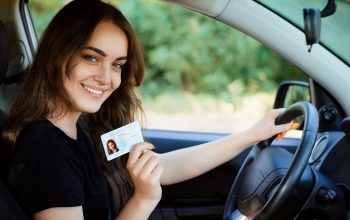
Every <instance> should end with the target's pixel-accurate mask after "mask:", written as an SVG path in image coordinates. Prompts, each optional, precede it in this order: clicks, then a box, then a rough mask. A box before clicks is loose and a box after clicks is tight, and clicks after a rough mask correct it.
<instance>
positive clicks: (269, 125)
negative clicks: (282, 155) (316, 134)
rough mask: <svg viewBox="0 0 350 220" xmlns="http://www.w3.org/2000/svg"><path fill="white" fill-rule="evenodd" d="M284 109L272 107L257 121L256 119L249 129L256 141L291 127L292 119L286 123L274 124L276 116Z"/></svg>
mask: <svg viewBox="0 0 350 220" xmlns="http://www.w3.org/2000/svg"><path fill="white" fill-rule="evenodd" d="M284 110H285V109H274V110H271V111H269V112H267V113H266V114H265V115H264V116H263V117H262V118H261V119H260V120H259V121H257V122H256V123H255V124H254V125H253V126H252V127H251V128H250V129H249V130H248V132H250V133H251V134H252V135H253V137H254V139H255V140H256V142H260V141H263V140H266V139H268V138H270V137H272V136H274V135H276V134H279V133H282V132H285V131H288V130H290V129H291V126H292V123H293V122H292V121H291V122H289V123H286V124H281V125H275V120H276V118H277V117H278V116H279V115H280V114H281V113H282V112H283V111H284Z"/></svg>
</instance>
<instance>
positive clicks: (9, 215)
mask: <svg viewBox="0 0 350 220" xmlns="http://www.w3.org/2000/svg"><path fill="white" fill-rule="evenodd" d="M9 56H10V52H9V42H8V38H7V33H6V28H5V25H4V24H3V22H2V21H1V20H0V85H1V84H2V83H3V80H4V79H5V76H6V72H7V67H8V63H9ZM4 118H5V113H4V112H3V111H2V110H1V109H0V131H1V127H2V123H3V121H4ZM0 137H1V136H0ZM4 152H5V146H4V144H3V142H2V141H1V140H0V166H1V167H0V171H1V172H2V173H1V177H2V178H0V220H28V219H29V218H27V217H26V215H25V213H24V211H23V210H22V209H21V208H20V206H19V205H18V203H17V202H16V201H15V199H14V197H13V196H12V195H11V193H10V191H9V190H8V187H7V184H6V182H7V181H6V178H5V179H4V172H5V171H4V170H6V168H7V166H8V164H7V158H6V155H4Z"/></svg>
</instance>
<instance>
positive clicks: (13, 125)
mask: <svg viewBox="0 0 350 220" xmlns="http://www.w3.org/2000/svg"><path fill="white" fill-rule="evenodd" d="M102 20H109V21H112V22H113V23H114V24H115V25H117V26H118V27H119V28H121V29H122V30H123V31H124V32H125V34H126V36H127V39H128V55H127V56H128V57H127V62H126V64H125V66H124V68H123V72H122V79H121V84H120V86H119V88H118V89H117V90H116V91H114V92H113V93H112V94H111V96H110V97H109V98H108V99H107V100H106V101H105V102H104V103H103V104H102V106H101V108H100V110H99V111H97V112H96V113H93V114H83V117H84V119H85V122H86V124H87V125H88V129H89V131H90V134H91V137H92V140H93V142H94V144H95V146H96V152H97V154H98V157H99V159H100V161H101V164H102V172H103V173H104V175H105V176H106V178H107V180H108V182H109V185H110V188H111V190H112V192H113V204H114V207H115V211H116V213H119V212H120V209H121V208H122V207H123V206H124V205H125V203H126V202H127V201H128V199H129V198H130V197H131V195H132V193H133V189H134V188H133V184H132V182H131V178H130V176H129V174H128V172H127V170H126V161H127V156H124V157H119V158H118V159H116V160H114V161H112V162H108V161H107V160H106V158H105V156H104V153H103V152H104V151H103V146H102V143H101V141H100V138H99V137H100V135H101V134H103V133H105V132H107V131H110V130H112V129H115V128H118V127H120V126H123V125H125V124H127V123H130V122H132V121H134V120H135V117H136V114H137V113H139V112H142V108H141V103H140V101H139V99H138V98H137V97H136V94H135V91H134V89H135V87H136V86H139V85H140V83H141V81H142V79H143V76H144V63H143V54H142V50H141V47H140V44H139V41H138V39H137V37H136V34H135V32H134V31H133V29H132V27H131V25H130V24H129V22H128V21H127V19H126V18H125V17H124V15H123V14H122V13H121V12H120V11H119V10H118V9H117V8H115V7H114V6H112V5H110V4H108V3H105V2H102V1H100V0H89V1H86V0H75V1H72V2H70V3H69V4H67V5H66V6H65V7H63V8H62V9H61V10H60V11H59V12H58V13H57V14H56V16H55V17H54V18H53V20H52V21H51V22H50V24H49V25H48V27H47V29H46V30H45V32H44V34H43V36H42V39H41V40H40V44H39V46H38V50H37V53H36V55H35V59H34V62H33V64H32V65H31V67H29V69H28V70H27V71H26V73H25V76H24V82H23V85H22V87H21V90H20V91H19V93H18V95H17V97H16V99H15V101H14V103H13V105H12V107H11V109H10V111H9V114H8V117H7V120H6V121H5V123H4V129H3V132H2V134H3V138H4V140H5V142H6V143H7V144H8V145H9V146H12V147H13V146H15V144H16V139H17V137H18V135H19V133H20V131H21V129H22V128H23V126H25V125H26V124H27V123H28V122H31V121H33V120H37V119H44V118H47V117H48V116H52V114H54V113H55V114H57V107H59V109H58V114H59V115H62V114H64V113H65V111H69V109H70V108H71V107H72V104H71V101H70V100H69V96H68V94H67V92H66V90H65V89H64V86H63V74H66V75H67V76H68V77H69V74H70V69H71V67H72V65H74V64H73V63H72V62H73V58H74V57H75V56H76V55H77V54H78V53H79V52H80V51H81V50H82V48H83V47H84V46H86V44H87V42H88V40H89V38H90V37H91V35H92V32H93V31H94V29H95V27H96V26H97V25H98V23H99V22H100V21H102ZM29 94H33V95H29Z"/></svg>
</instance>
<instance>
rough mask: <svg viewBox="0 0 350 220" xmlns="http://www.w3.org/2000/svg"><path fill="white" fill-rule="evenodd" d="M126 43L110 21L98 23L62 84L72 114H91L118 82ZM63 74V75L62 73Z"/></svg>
mask: <svg viewBox="0 0 350 220" xmlns="http://www.w3.org/2000/svg"><path fill="white" fill-rule="evenodd" d="M127 50H128V41H127V37H126V35H125V33H124V31H122V30H121V29H120V28H119V27H117V26H116V25H115V24H113V23H112V22H111V21H101V22H100V23H99V24H98V25H97V26H96V28H95V30H94V32H93V33H92V36H91V38H90V40H89V41H88V43H87V45H86V47H85V48H84V49H83V50H82V51H81V52H80V53H79V54H78V55H77V56H76V58H75V59H74V61H73V62H72V63H73V67H72V68H71V71H70V73H69V77H66V76H65V77H64V79H63V84H64V87H65V89H66V90H67V92H68V95H69V96H70V99H71V101H72V104H73V111H74V112H87V113H94V112H96V111H98V110H99V109H100V107H101V105H102V103H103V102H104V101H105V100H106V99H107V98H108V97H109V96H110V95H111V93H112V92H113V91H114V90H116V89H117V88H118V87H119V85H120V83H121V74H122V68H123V65H124V64H125V63H126V57H127V52H128V51H127ZM64 75H65V74H64Z"/></svg>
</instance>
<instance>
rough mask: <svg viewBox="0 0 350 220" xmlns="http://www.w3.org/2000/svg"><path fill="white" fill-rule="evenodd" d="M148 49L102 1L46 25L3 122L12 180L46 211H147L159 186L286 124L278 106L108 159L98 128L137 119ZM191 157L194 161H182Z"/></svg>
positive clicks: (69, 8) (76, 214) (55, 214)
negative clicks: (177, 145) (160, 147)
mask: <svg viewBox="0 0 350 220" xmlns="http://www.w3.org/2000/svg"><path fill="white" fill-rule="evenodd" d="M143 74H144V67H143V56H142V53H141V50H140V46H139V43H138V41H137V38H136V36H135V33H134V31H133V30H132V28H131V26H130V24H129V23H128V21H127V20H126V18H125V17H124V16H123V15H122V14H121V12H120V11H119V10H118V9H116V8H115V7H113V6H111V5H109V4H107V3H104V2H101V1H99V0H91V1H84V0H75V1H72V2H70V3H69V4H68V5H66V6H65V7H64V8H63V9H62V10H61V11H60V12H58V14H57V15H56V16H55V17H54V19H53V20H52V21H51V23H50V24H49V26H48V28H47V29H46V31H45V33H44V35H43V37H42V39H41V42H40V45H39V47H38V50H37V54H36V56H35V60H34V62H33V64H32V66H31V67H30V68H29V70H28V71H27V72H26V74H25V79H24V82H23V86H22V89H21V91H20V92H19V94H18V96H17V98H16V100H15V102H14V104H13V106H12V108H11V110H10V112H9V114H8V118H7V120H6V122H5V128H4V130H3V138H4V139H5V141H6V142H7V144H8V145H9V146H11V147H12V149H13V159H12V163H11V168H10V170H9V184H10V186H11V187H12V190H13V192H14V194H15V196H16V197H17V199H18V201H19V202H20V204H21V205H22V206H23V207H24V208H25V210H26V212H27V213H28V214H29V215H30V216H32V217H33V218H34V219H36V220H40V219H49V220H50V219H65V220H69V219H72V220H73V219H74V220H77V219H114V218H115V219H131V220H135V219H138V220H141V219H147V218H148V216H149V215H150V213H151V212H152V210H153V209H154V208H155V207H156V205H157V203H158V202H159V200H160V198H161V194H162V190H161V185H162V184H173V183H177V182H180V181H184V180H187V179H190V178H193V177H196V176H198V175H200V174H202V173H204V172H206V171H208V170H210V169H213V168H214V167H216V166H218V165H220V164H222V163H224V162H226V161H228V160H229V159H231V158H233V157H234V156H235V155H237V154H238V153H240V152H241V151H243V150H244V149H245V148H247V147H248V146H251V145H252V144H254V143H256V142H258V141H260V140H264V139H267V138H269V137H271V136H272V135H275V134H277V133H281V132H284V131H286V130H288V129H289V127H290V124H285V125H279V126H275V124H274V120H275V118H276V117H277V116H278V115H279V113H280V112H281V110H274V111H271V112H269V113H267V114H266V115H265V116H264V117H263V118H262V119H261V120H260V121H259V122H257V123H256V124H255V125H254V126H253V127H252V128H250V129H249V130H247V131H245V132H242V133H240V134H235V135H230V136H227V137H226V138H223V139H221V140H218V141H215V142H211V143H206V144H203V145H199V146H193V147H190V148H186V149H183V150H177V151H173V152H169V153H166V154H156V153H154V152H152V149H153V148H154V147H153V145H152V144H150V143H146V142H144V143H139V144H136V145H135V146H134V147H133V148H132V150H131V152H130V154H129V155H126V156H123V157H120V158H117V159H116V160H113V161H110V162H108V161H107V160H106V158H105V156H104V153H103V146H102V143H101V141H100V135H101V134H103V133H105V132H108V131H111V130H113V129H115V128H118V127H121V126H123V125H125V124H128V123H130V122H133V121H134V120H135V115H136V113H137V112H139V111H141V104H140V101H139V100H138V98H137V97H136V95H135V93H134V88H135V87H136V86H139V85H140V83H141V81H142V79H143ZM183 161H191V163H190V164H189V163H183Z"/></svg>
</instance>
